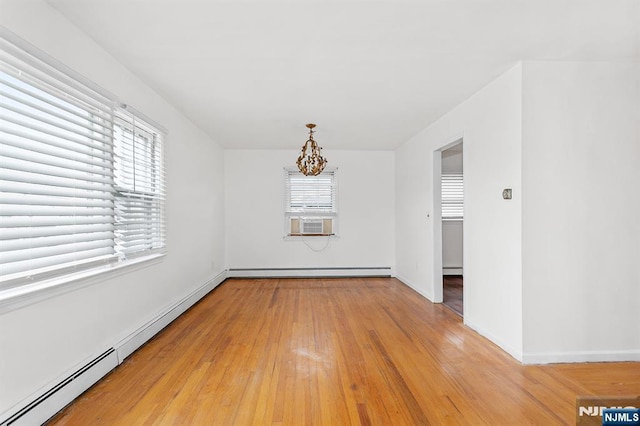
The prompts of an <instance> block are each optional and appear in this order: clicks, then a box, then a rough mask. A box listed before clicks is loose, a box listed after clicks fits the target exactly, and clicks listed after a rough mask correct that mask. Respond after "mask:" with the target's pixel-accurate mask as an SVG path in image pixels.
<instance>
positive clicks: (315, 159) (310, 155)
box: [296, 123, 327, 176]
mask: <svg viewBox="0 0 640 426" xmlns="http://www.w3.org/2000/svg"><path fill="white" fill-rule="evenodd" d="M307 127H308V128H309V139H307V141H306V142H305V143H304V145H303V146H302V152H301V153H300V156H299V157H298V161H297V162H296V163H297V164H298V169H300V172H301V173H302V174H304V175H306V176H317V175H319V174H320V173H322V171H323V170H324V167H325V166H326V165H327V160H326V159H325V158H324V157H323V156H322V148H320V147H319V146H318V144H317V143H316V141H314V140H313V128H314V127H316V125H315V124H313V123H309V124H307Z"/></svg>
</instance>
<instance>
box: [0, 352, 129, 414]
mask: <svg viewBox="0 0 640 426" xmlns="http://www.w3.org/2000/svg"><path fill="white" fill-rule="evenodd" d="M117 366H118V358H117V356H116V351H115V349H113V348H109V349H108V350H106V351H105V352H103V353H102V354H100V355H99V356H97V357H96V358H94V359H93V360H91V361H89V362H88V363H86V364H85V365H83V366H82V367H80V368H78V369H77V370H76V371H74V372H73V373H71V374H70V375H69V376H68V377H66V378H65V379H63V380H62V381H60V382H59V383H57V384H56V385H54V386H52V387H51V388H50V389H49V390H48V391H47V392H44V393H43V394H41V395H40V396H38V397H36V398H34V399H33V400H32V402H31V403H29V404H27V405H25V406H24V407H23V408H22V409H20V410H19V411H17V412H16V413H14V414H13V415H11V416H10V417H9V418H7V419H5V420H0V425H1V426H22V425H25V426H31V425H40V424H42V423H44V422H46V421H47V420H48V419H49V418H51V416H53V415H54V414H55V413H57V412H58V411H60V410H61V409H62V408H64V407H65V406H66V405H67V404H69V403H70V402H71V401H73V400H74V399H75V398H77V397H78V396H79V395H80V394H82V392H84V391H85V390H87V389H89V388H90V387H91V386H92V385H93V384H94V383H96V382H97V381H98V380H100V379H101V378H102V377H103V376H105V375H106V374H107V373H108V372H109V371H111V370H113V369H114V368H116V367H117Z"/></svg>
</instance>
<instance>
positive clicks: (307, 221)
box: [289, 217, 333, 236]
mask: <svg viewBox="0 0 640 426" xmlns="http://www.w3.org/2000/svg"><path fill="white" fill-rule="evenodd" d="M289 235H294V236H295V235H333V219H332V218H322V217H313V218H304V217H292V218H291V222H290V228H289Z"/></svg>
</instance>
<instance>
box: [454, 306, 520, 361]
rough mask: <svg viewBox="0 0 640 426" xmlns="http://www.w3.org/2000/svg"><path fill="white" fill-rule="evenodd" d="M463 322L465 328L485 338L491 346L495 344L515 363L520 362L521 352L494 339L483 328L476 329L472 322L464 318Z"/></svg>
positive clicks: (491, 334) (494, 337)
mask: <svg viewBox="0 0 640 426" xmlns="http://www.w3.org/2000/svg"><path fill="white" fill-rule="evenodd" d="M463 321H464V325H466V326H467V327H469V328H470V329H472V330H473V331H475V332H476V333H478V334H479V335H481V336H483V337H486V338H487V339H488V340H490V341H491V342H492V343H493V344H495V345H496V346H498V347H499V348H500V349H502V350H503V351H505V352H506V353H508V354H509V355H511V356H512V357H513V358H515V359H516V361H519V362H522V351H519V350H516V349H515V348H513V347H512V346H511V345H507V344H506V343H505V342H504V341H503V340H502V339H499V338H498V337H496V336H495V335H494V334H493V333H489V332H488V331H487V330H485V329H484V328H482V327H478V326H477V325H476V324H474V323H473V322H472V321H469V320H468V318H467V317H466V316H465V317H464V319H463Z"/></svg>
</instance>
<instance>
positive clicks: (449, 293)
mask: <svg viewBox="0 0 640 426" xmlns="http://www.w3.org/2000/svg"><path fill="white" fill-rule="evenodd" d="M462 280H463V278H462V275H444V276H443V277H442V296H443V299H442V303H444V304H445V306H448V307H450V308H451V309H453V310H454V311H455V312H456V313H457V314H458V315H460V316H462V315H463V312H464V305H463V300H462V283H463V281H462Z"/></svg>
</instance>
